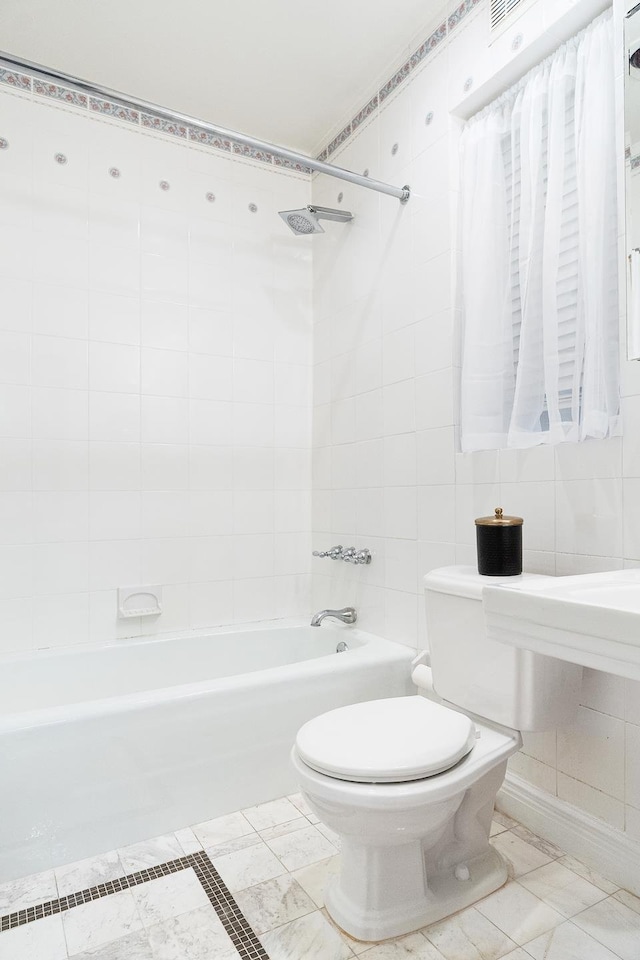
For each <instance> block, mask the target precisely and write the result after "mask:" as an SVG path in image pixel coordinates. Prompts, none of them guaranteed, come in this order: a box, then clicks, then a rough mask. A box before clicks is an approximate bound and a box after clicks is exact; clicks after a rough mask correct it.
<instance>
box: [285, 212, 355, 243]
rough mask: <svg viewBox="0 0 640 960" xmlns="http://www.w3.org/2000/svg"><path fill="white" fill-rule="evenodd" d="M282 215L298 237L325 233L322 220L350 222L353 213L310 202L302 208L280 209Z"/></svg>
mask: <svg viewBox="0 0 640 960" xmlns="http://www.w3.org/2000/svg"><path fill="white" fill-rule="evenodd" d="M279 214H280V216H281V217H282V219H283V220H284V222H285V223H286V224H287V226H288V227H289V228H290V229H291V230H292V231H293V232H294V233H295V235H296V236H297V237H303V236H306V235H307V234H310V233H324V230H323V229H322V227H321V226H320V223H319V221H320V220H335V221H336V223H348V222H349V221H350V220H353V214H352V213H349V211H348V210H333V209H332V208H331V207H317V206H312V205H311V204H308V205H307V206H306V207H302V208H301V209H300V210H280V211H279Z"/></svg>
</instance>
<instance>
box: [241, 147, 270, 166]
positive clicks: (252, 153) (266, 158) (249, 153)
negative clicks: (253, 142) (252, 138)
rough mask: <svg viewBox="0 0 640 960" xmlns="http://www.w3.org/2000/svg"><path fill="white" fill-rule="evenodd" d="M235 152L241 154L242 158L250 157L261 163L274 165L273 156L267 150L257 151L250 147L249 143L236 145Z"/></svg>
mask: <svg viewBox="0 0 640 960" xmlns="http://www.w3.org/2000/svg"><path fill="white" fill-rule="evenodd" d="M233 152H234V153H239V154H240V156H241V157H250V158H251V160H259V161H260V162H261V163H272V162H273V154H272V153H268V152H267V151H266V150H257V149H256V148H255V147H250V146H249V144H248V143H234V144H233Z"/></svg>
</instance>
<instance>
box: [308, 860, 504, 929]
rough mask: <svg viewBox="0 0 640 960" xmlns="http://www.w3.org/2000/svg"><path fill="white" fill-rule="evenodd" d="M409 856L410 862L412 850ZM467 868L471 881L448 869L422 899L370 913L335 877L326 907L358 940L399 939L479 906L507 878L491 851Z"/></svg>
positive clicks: (392, 905)
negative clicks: (457, 875) (349, 895)
mask: <svg viewBox="0 0 640 960" xmlns="http://www.w3.org/2000/svg"><path fill="white" fill-rule="evenodd" d="M408 846H413V845H408ZM418 846H419V845H418ZM417 852H418V851H416V853H417ZM407 854H408V855H409V859H410V858H411V854H410V852H409V850H407ZM465 866H466V867H467V868H468V871H469V879H468V880H464V879H462V880H459V879H457V877H456V876H455V873H454V871H453V870H448V871H447V872H446V874H441V875H439V876H438V875H436V876H433V877H430V878H429V882H428V887H426V890H424V889H423V893H422V895H421V896H418V897H416V898H414V899H413V900H411V899H410V900H408V901H406V902H404V903H403V904H399V903H398V902H397V900H396V899H395V898H393V902H392V903H391V904H390V906H389V908H388V909H385V908H384V907H382V906H381V904H380V903H379V902H378V903H377V905H376V906H375V908H373V909H371V910H367V909H366V907H365V906H364V904H363V902H362V900H361V901H360V902H359V903H354V902H353V901H352V900H351V899H350V898H349V897H348V896H346V895H345V892H344V890H343V889H342V888H341V886H340V880H341V877H336V878H335V879H334V880H333V881H332V882H331V883H330V884H329V886H328V888H327V890H326V892H325V907H326V909H327V912H328V913H329V916H330V917H331V919H332V920H333V921H334V922H335V923H336V924H337V925H338V926H339V927H340V928H341V929H342V930H344V932H345V933H347V934H348V935H349V936H350V937H353V938H354V939H355V940H363V941H365V942H371V941H380V940H388V939H390V938H391V937H400V936H402V935H403V934H406V933H412V932H413V931H415V930H419V929H420V928H421V927H426V926H428V925H429V924H431V923H435V922H436V921H438V920H442V919H443V918H444V917H448V916H451V914H452V913H456V912H457V911H458V910H462V909H464V908H465V907H469V906H471V905H472V904H473V903H477V901H478V900H481V899H482V898H483V897H486V896H488V895H489V894H490V893H493V892H494V890H497V889H498V888H499V887H501V886H502V885H503V884H504V883H506V881H507V878H508V872H507V867H506V864H505V862H504V861H503V859H502V857H501V856H500V854H499V853H498V852H497V851H496V850H493V849H492V848H489V849H488V850H487V851H486V852H485V853H483V854H481V855H480V856H478V857H475V858H474V859H473V860H469V861H467V862H466V863H465Z"/></svg>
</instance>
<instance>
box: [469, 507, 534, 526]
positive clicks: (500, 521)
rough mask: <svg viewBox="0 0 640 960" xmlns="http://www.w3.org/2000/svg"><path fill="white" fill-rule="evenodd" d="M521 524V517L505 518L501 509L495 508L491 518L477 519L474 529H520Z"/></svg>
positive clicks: (522, 521)
mask: <svg viewBox="0 0 640 960" xmlns="http://www.w3.org/2000/svg"><path fill="white" fill-rule="evenodd" d="M523 523H524V520H523V519H522V517H505V516H504V514H503V513H502V507H496V510H495V513H494V515H493V516H492V517H478V518H477V520H476V527H521V526H522V524H523Z"/></svg>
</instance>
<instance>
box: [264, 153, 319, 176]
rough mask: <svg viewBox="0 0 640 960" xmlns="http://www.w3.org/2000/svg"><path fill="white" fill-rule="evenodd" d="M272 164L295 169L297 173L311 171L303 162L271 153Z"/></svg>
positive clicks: (308, 172)
mask: <svg viewBox="0 0 640 960" xmlns="http://www.w3.org/2000/svg"><path fill="white" fill-rule="evenodd" d="M273 164H274V166H276V167H287V168H288V169H289V170H295V171H297V173H306V174H310V173H313V170H312V169H311V167H307V166H306V164H304V163H294V162H293V161H292V160H287V159H286V157H278V156H276V155H275V153H274V155H273Z"/></svg>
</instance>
